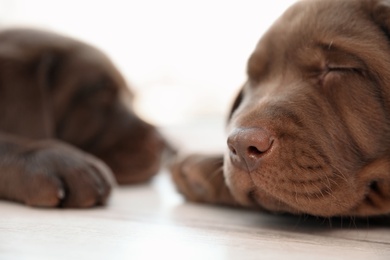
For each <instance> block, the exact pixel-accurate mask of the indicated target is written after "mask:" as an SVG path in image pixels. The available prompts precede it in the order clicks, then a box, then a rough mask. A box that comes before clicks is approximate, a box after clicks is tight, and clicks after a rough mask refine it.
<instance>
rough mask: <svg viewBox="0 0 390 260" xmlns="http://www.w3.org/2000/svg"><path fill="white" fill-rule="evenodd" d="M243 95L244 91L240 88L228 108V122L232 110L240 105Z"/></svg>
mask: <svg viewBox="0 0 390 260" xmlns="http://www.w3.org/2000/svg"><path fill="white" fill-rule="evenodd" d="M243 97H244V91H243V89H242V88H241V90H240V92H239V93H238V95H237V96H236V98H235V100H234V102H233V105H232V108H231V109H230V113H229V116H228V118H227V121H228V122H229V121H230V119H231V118H232V115H233V113H234V111H236V109H237V108H238V107H239V106H240V104H241V101H242V98H243Z"/></svg>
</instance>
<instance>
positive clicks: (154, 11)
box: [0, 0, 294, 127]
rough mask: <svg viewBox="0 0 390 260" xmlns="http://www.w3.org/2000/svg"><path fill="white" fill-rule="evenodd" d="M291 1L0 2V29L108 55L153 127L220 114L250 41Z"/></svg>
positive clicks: (235, 87)
mask: <svg viewBox="0 0 390 260" xmlns="http://www.w3.org/2000/svg"><path fill="white" fill-rule="evenodd" d="M293 2H294V0H284V1H281V0H279V1H275V0H274V1H260V0H239V1H238V0H237V1H229V0H225V1H215V0H214V1H213V0H197V1H179V0H164V1H158V0H138V1H134V0H128V1H124V0H122V1H121V0H104V1H101V0H100V1H99V0H82V1H81V0H78V1H74V0H68V1H53V0H34V1H31V0H0V27H9V26H24V27H26V26H27V27H33V28H36V27H37V28H43V29H49V30H52V31H56V32H60V33H63V34H66V35H69V36H72V37H76V38H79V39H81V40H84V41H87V42H89V43H90V44H92V45H95V46H97V47H98V48H100V49H101V50H103V51H104V52H105V53H106V54H108V55H109V56H110V57H111V59H112V60H113V62H114V63H115V64H116V65H117V66H118V68H119V69H120V70H121V72H122V73H123V74H124V76H125V78H126V79H127V81H128V82H129V84H130V85H131V87H132V89H134V90H135V92H136V94H137V99H136V109H137V110H138V112H139V113H141V114H142V115H143V117H144V118H146V119H147V120H148V121H150V122H152V123H155V124H157V125H159V126H163V127H164V126H172V125H177V124H179V125H180V124H185V123H187V122H190V121H192V120H199V118H209V119H210V118H220V117H224V114H225V113H226V112H227V110H228V108H229V105H230V103H231V102H232V99H233V97H234V95H235V93H236V92H237V90H238V88H239V87H240V85H241V84H242V83H243V82H244V80H245V66H246V60H247V58H248V56H249V55H250V53H251V52H252V50H253V49H254V47H255V45H256V43H257V41H258V39H259V38H260V36H261V35H262V34H263V33H264V32H265V30H266V29H267V28H268V27H269V26H270V25H271V24H272V22H273V21H274V20H275V19H276V18H277V17H278V16H279V15H280V14H281V13H282V11H283V10H285V9H286V8H287V7H288V6H289V5H291V4H292V3H293Z"/></svg>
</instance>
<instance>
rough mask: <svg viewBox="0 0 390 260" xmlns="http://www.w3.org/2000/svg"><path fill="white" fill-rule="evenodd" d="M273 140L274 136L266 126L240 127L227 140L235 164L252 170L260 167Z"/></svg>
mask: <svg viewBox="0 0 390 260" xmlns="http://www.w3.org/2000/svg"><path fill="white" fill-rule="evenodd" d="M273 142H274V137H273V136H272V135H271V134H270V133H269V131H267V130H266V129H264V128H238V129H236V130H234V131H233V132H232V133H231V134H230V135H229V137H228V140H227V143H228V147H229V150H230V159H231V161H232V163H233V164H234V165H235V166H237V167H239V168H241V169H242V170H245V171H249V172H252V171H254V170H256V169H257V168H258V167H259V164H260V161H261V158H262V157H263V156H264V155H265V154H266V153H267V152H268V151H270V149H271V147H272V144H273Z"/></svg>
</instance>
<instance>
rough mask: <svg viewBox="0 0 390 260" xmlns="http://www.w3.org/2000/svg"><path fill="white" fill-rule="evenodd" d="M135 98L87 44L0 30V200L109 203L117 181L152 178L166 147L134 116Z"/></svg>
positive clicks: (46, 204) (53, 204) (73, 204)
mask: <svg viewBox="0 0 390 260" xmlns="http://www.w3.org/2000/svg"><path fill="white" fill-rule="evenodd" d="M132 97H133V95H132V93H131V92H130V90H129V89H128V86H127V84H126V82H125V80H124V79H123V77H122V76H121V74H120V73H119V72H118V70H117V69H116V68H115V67H114V65H113V64H112V62H111V61H110V60H109V59H108V58H107V57H106V56H105V55H104V54H103V53H101V52H100V51H99V50H97V49H95V48H93V47H91V46H89V45H87V44H84V43H81V42H79V41H76V40H73V39H70V38H67V37H63V36H60V35H56V34H53V33H48V32H42V31H36V30H27V29H15V30H6V31H2V32H0V199H6V200H12V201H18V202H21V203H25V204H27V205H30V206H41V207H57V206H61V207H91V206H95V205H101V204H104V203H106V200H107V198H108V197H109V194H110V191H111V189H112V185H113V184H114V183H115V180H116V181H117V182H118V183H119V184H130V183H136V182H142V181H146V180H148V179H149V178H150V177H151V176H153V175H154V174H156V172H157V171H158V170H159V167H160V161H161V154H162V151H163V150H164V149H165V147H166V142H165V141H164V140H163V138H162V137H161V135H160V134H159V132H158V131H157V130H156V128H155V127H154V126H152V125H150V124H148V123H146V122H145V121H143V120H142V119H140V117H138V116H137V114H136V113H135V112H134V111H133V109H132V107H131V100H132ZM129 102H130V103H129ZM113 174H114V175H113ZM114 177H115V178H114Z"/></svg>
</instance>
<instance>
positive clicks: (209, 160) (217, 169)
mask: <svg viewBox="0 0 390 260" xmlns="http://www.w3.org/2000/svg"><path fill="white" fill-rule="evenodd" d="M222 166H223V157H222V155H221V156H206V155H195V154H194V155H190V156H188V157H186V158H184V159H178V160H177V162H176V163H174V164H173V165H172V167H171V173H172V178H173V181H174V182H175V184H176V187H177V189H178V190H179V192H180V193H182V194H183V195H184V196H185V197H186V199H187V200H190V201H195V202H206V203H212V204H222V205H229V206H239V205H238V203H237V202H236V201H235V200H234V198H233V197H232V195H231V193H230V191H229V188H228V187H227V186H226V183H225V179H224V176H223V169H222Z"/></svg>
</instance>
